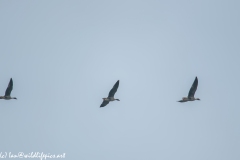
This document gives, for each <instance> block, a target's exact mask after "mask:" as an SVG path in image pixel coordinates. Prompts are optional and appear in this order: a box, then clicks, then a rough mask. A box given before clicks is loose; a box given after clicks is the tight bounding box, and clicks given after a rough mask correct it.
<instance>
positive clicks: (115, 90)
mask: <svg viewBox="0 0 240 160" xmlns="http://www.w3.org/2000/svg"><path fill="white" fill-rule="evenodd" d="M118 86H119V80H118V81H117V82H116V83H115V84H114V86H113V88H112V89H111V90H110V92H109V94H108V97H107V98H103V102H102V104H101V106H100V107H105V106H106V105H107V104H108V103H109V102H110V101H115V100H117V101H120V100H119V99H115V98H114V95H115V93H116V92H117V89H118Z"/></svg>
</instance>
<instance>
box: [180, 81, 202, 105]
mask: <svg viewBox="0 0 240 160" xmlns="http://www.w3.org/2000/svg"><path fill="white" fill-rule="evenodd" d="M197 86H198V78H197V77H196V78H195V80H194V82H193V84H192V87H191V88H190V90H189V92H188V97H183V98H182V100H180V101H178V102H187V101H195V100H200V99H199V98H194V94H195V92H196V90H197Z"/></svg>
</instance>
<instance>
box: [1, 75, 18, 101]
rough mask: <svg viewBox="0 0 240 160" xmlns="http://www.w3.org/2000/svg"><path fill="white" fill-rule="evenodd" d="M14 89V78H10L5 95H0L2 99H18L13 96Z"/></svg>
mask: <svg viewBox="0 0 240 160" xmlns="http://www.w3.org/2000/svg"><path fill="white" fill-rule="evenodd" d="M12 89H13V80H12V78H11V79H10V81H9V83H8V87H7V89H6V91H5V95H4V96H0V99H5V100H10V99H17V98H16V97H11V96H10V95H11V92H12Z"/></svg>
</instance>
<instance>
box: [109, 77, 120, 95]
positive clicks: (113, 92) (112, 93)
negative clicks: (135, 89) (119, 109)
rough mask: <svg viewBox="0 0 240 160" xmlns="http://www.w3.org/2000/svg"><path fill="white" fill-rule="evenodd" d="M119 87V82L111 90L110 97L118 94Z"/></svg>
mask: <svg viewBox="0 0 240 160" xmlns="http://www.w3.org/2000/svg"><path fill="white" fill-rule="evenodd" d="M118 86H119V80H118V81H117V82H116V83H115V84H114V86H113V88H112V89H111V90H110V92H109V94H108V97H114V94H115V93H116V92H117V89H118Z"/></svg>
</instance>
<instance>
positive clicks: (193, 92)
mask: <svg viewBox="0 0 240 160" xmlns="http://www.w3.org/2000/svg"><path fill="white" fill-rule="evenodd" d="M197 86H198V78H197V77H196V78H195V80H194V82H193V84H192V87H191V89H190V90H189V93H188V98H190V97H194V94H195V92H196V90H197Z"/></svg>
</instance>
